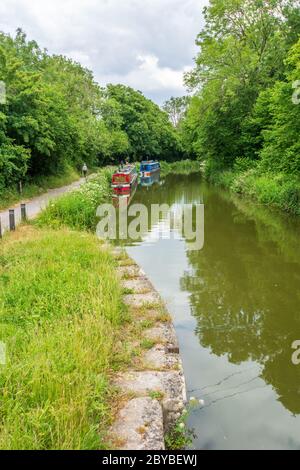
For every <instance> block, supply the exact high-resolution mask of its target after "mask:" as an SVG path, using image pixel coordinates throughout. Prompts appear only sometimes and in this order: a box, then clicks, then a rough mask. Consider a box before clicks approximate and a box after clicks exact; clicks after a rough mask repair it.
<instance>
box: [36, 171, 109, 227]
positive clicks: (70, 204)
mask: <svg viewBox="0 0 300 470" xmlns="http://www.w3.org/2000/svg"><path fill="white" fill-rule="evenodd" d="M113 172H114V169H113V168H105V169H102V170H100V171H99V172H98V173H97V175H95V176H93V177H91V178H90V180H89V181H88V182H87V183H86V184H84V185H82V186H81V187H80V188H79V189H77V190H75V191H72V192H71V193H68V194H66V195H64V196H62V197H61V198H59V199H57V200H56V201H53V202H51V203H50V204H49V206H48V207H47V208H46V210H45V211H44V212H43V213H42V214H41V215H40V217H39V218H38V224H39V225H40V226H48V227H52V228H57V227H61V226H66V227H70V228H72V229H75V230H93V229H95V227H96V210H97V207H98V205H99V204H101V203H103V202H107V200H108V199H109V197H110V194H111V178H112V174H113Z"/></svg>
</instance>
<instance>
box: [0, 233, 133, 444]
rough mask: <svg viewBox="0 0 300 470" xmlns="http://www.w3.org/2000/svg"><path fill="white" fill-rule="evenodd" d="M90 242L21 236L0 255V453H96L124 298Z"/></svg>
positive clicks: (107, 261) (71, 236) (110, 267)
mask: <svg viewBox="0 0 300 470" xmlns="http://www.w3.org/2000/svg"><path fill="white" fill-rule="evenodd" d="M114 263H115V261H114V260H113V258H112V256H111V255H110V254H109V253H108V252H105V251H103V250H99V241H98V240H97V239H96V238H95V237H94V236H92V235H89V234H85V233H76V232H70V231H67V230H61V231H59V232H56V231H53V230H40V229H36V228H33V227H24V228H21V229H19V230H18V231H17V232H16V233H15V234H14V235H12V236H10V237H8V238H7V239H6V240H4V241H3V242H2V243H1V245H0V281H1V282H0V341H1V342H3V343H4V344H5V345H6V350H7V363H6V365H5V366H4V365H2V366H1V365H0V388H1V392H0V393H1V403H0V449H21V450H22V449H99V448H105V447H106V430H107V428H108V424H109V422H110V419H111V413H112V410H111V409H110V400H111V398H112V390H111V387H110V386H109V374H110V370H111V368H113V367H114V344H115V343H116V342H117V341H119V334H120V330H121V329H122V322H123V321H124V318H123V316H122V311H123V308H122V303H121V297H122V292H121V288H120V285H119V282H118V280H117V278H116V276H115V270H114Z"/></svg>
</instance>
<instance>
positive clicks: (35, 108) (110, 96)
mask: <svg viewBox="0 0 300 470" xmlns="http://www.w3.org/2000/svg"><path fill="white" fill-rule="evenodd" d="M0 82H1V84H2V88H3V87H4V85H5V92H6V96H5V97H3V96H2V97H1V98H2V99H1V100H0V192H1V190H2V191H3V190H4V188H6V187H8V186H11V185H14V184H16V183H17V182H18V181H19V180H21V179H26V178H31V177H34V176H36V175H49V174H58V173H60V172H62V171H63V170H64V168H65V167H66V165H71V166H73V167H80V166H81V165H82V163H83V162H86V163H87V164H88V165H91V166H92V165H101V164H106V163H115V162H118V161H120V159H124V158H130V157H131V158H132V159H143V158H155V157H163V159H164V160H168V159H171V160H172V159H176V157H177V156H178V155H179V153H180V151H181V147H180V141H179V138H178V136H177V133H176V132H175V130H174V129H173V127H172V125H171V124H170V123H169V121H168V115H167V114H166V113H165V112H164V111H162V110H161V109H160V108H159V107H158V106H157V105H155V104H154V103H153V102H152V101H150V100H148V99H146V98H145V97H144V96H143V95H142V94H141V93H140V92H137V91H134V90H132V89H131V88H128V87H125V86H122V85H109V86H108V87H107V88H101V87H100V86H99V85H98V84H97V83H96V82H95V80H94V77H93V74H92V72H91V71H89V70H87V69H86V68H84V67H82V66H81V65H80V64H79V63H77V62H74V61H72V60H70V59H68V58H66V57H63V56H57V55H49V54H48V53H47V51H46V50H42V49H41V48H40V47H39V46H38V44H37V43H36V42H35V41H28V40H27V38H26V35H25V33H24V32H23V31H22V30H18V31H17V34H16V36H15V37H11V36H9V35H6V34H4V33H0ZM1 90H2V92H3V89H1ZM2 94H3V93H2Z"/></svg>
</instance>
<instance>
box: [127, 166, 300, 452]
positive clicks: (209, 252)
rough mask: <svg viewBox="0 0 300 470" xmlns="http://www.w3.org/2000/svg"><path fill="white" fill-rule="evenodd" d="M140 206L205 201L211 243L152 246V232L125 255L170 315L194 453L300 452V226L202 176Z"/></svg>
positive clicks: (156, 189) (166, 186) (141, 198)
mask: <svg viewBox="0 0 300 470" xmlns="http://www.w3.org/2000/svg"><path fill="white" fill-rule="evenodd" d="M133 202H134V203H142V204H145V205H146V206H148V207H150V205H151V204H163V203H164V204H169V205H174V207H175V208H176V207H177V208H178V207H180V206H182V204H184V203H194V204H197V203H204V205H205V244H204V247H203V249H201V250H199V251H189V250H188V246H187V243H186V240H185V239H184V238H183V237H180V238H179V237H172V238H171V239H167V238H168V237H166V236H165V237H164V238H165V239H163V238H161V239H160V240H154V237H153V236H152V235H153V234H154V233H157V231H159V230H162V231H163V232H166V230H167V227H166V226H165V225H166V224H165V221H164V220H160V221H159V223H157V224H155V225H154V226H152V227H149V232H148V233H144V234H143V236H142V239H141V240H140V241H138V242H130V241H128V242H127V249H128V252H129V254H130V255H131V256H132V257H133V258H134V259H135V260H136V261H137V262H138V263H139V264H140V265H141V266H142V268H143V269H144V271H145V272H146V273H147V275H148V276H149V278H150V279H151V281H152V283H153V284H154V286H155V287H156V289H157V290H158V291H159V292H160V294H161V295H162V297H163V298H164V300H165V301H166V303H167V305H168V308H169V310H170V312H171V313H172V316H173V319H174V324H175V327H176V330H177V335H178V338H179V342H180V347H181V357H182V360H183V364H184V369H185V375H186V382H187V388H188V391H189V392H188V393H189V396H190V397H191V396H193V397H197V398H199V399H203V400H204V402H205V405H204V407H203V408H198V409H195V410H193V411H192V413H191V417H190V421H189V427H191V428H193V429H194V430H195V433H196V436H197V437H195V439H194V443H193V448H196V449H300V365H299V366H296V365H294V364H293V363H292V354H293V350H292V343H293V342H294V341H296V340H300V243H299V234H300V232H299V230H300V220H299V219H297V218H292V217H290V216H286V215H283V214H281V213H277V212H275V211H271V210H269V209H266V208H264V207H262V206H258V205H255V204H254V203H251V202H246V201H245V200H242V199H239V198H235V197H232V196H231V195H229V194H228V193H227V192H226V191H223V190H221V189H219V188H215V187H212V186H209V185H207V184H206V183H205V182H203V180H202V179H201V176H199V175H192V176H187V177H185V176H169V177H168V178H166V180H164V181H162V182H161V185H160V186H158V185H156V186H153V187H152V188H148V189H147V188H139V189H138V191H137V193H136V195H135V198H134V201H133Z"/></svg>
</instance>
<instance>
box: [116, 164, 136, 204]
mask: <svg viewBox="0 0 300 470" xmlns="http://www.w3.org/2000/svg"><path fill="white" fill-rule="evenodd" d="M137 184H138V174H137V170H136V167H135V166H134V165H126V166H124V167H123V168H121V169H120V170H119V171H117V172H116V173H115V174H114V175H113V177H112V190H113V195H114V196H130V195H131V194H132V193H133V192H134V191H135V189H136V187H137Z"/></svg>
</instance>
